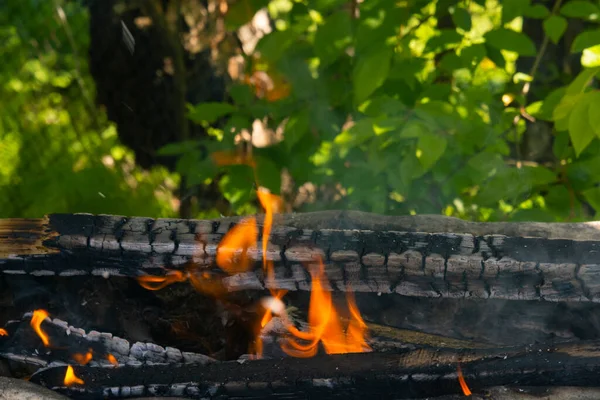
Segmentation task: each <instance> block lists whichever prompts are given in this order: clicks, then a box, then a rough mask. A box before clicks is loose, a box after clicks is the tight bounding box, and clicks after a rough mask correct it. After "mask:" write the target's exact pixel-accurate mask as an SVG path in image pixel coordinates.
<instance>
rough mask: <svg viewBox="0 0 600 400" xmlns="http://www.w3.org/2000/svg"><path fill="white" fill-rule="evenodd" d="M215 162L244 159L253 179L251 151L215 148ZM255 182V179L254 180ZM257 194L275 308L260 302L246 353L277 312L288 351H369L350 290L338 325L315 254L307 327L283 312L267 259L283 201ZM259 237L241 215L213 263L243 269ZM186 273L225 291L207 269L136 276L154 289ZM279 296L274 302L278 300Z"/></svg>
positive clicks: (208, 289)
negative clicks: (257, 320)
mask: <svg viewBox="0 0 600 400" xmlns="http://www.w3.org/2000/svg"><path fill="white" fill-rule="evenodd" d="M211 156H212V158H213V160H214V161H215V163H216V164H217V165H221V166H222V165H233V164H246V165H249V166H251V167H252V169H253V170H254V176H255V180H256V181H258V179H257V173H256V165H255V162H254V160H253V159H252V157H251V156H250V155H246V154H235V153H227V152H216V153H213V154H212V155H211ZM256 183H257V185H258V182H256ZM257 197H258V200H259V202H260V204H261V206H262V207H263V209H264V211H265V217H264V221H263V231H262V266H263V270H264V272H265V276H266V279H265V283H266V286H267V287H268V288H269V291H270V293H271V296H272V300H275V301H272V302H271V303H269V304H270V306H271V307H274V305H275V304H277V306H276V307H277V310H274V309H271V308H270V307H269V305H266V306H265V313H264V314H263V316H262V317H261V320H260V325H259V331H258V333H257V334H256V336H255V341H254V342H253V343H251V344H250V353H251V354H254V356H255V357H256V358H260V357H261V356H262V351H263V343H262V340H261V331H262V329H263V328H265V326H266V325H267V324H268V323H269V321H270V320H271V319H272V317H273V314H274V313H275V314H279V315H280V317H282V320H283V323H284V324H285V326H286V328H287V330H288V332H289V336H287V337H286V338H285V339H284V341H283V343H282V345H281V346H282V349H283V350H284V351H285V352H286V353H287V354H288V355H290V356H294V357H312V356H314V355H315V354H316V353H317V351H318V346H319V343H322V344H323V348H324V349H325V352H327V353H328V354H340V353H354V352H364V351H371V348H370V347H369V345H368V344H367V325H366V324H365V322H364V321H363V319H362V317H361V315H360V312H359V310H358V307H357V306H356V302H355V299H354V295H353V294H352V291H350V290H348V291H347V303H348V312H349V314H350V317H349V322H348V324H347V326H346V327H345V330H344V327H343V326H342V323H341V321H340V318H339V315H338V312H337V310H336V309H335V307H334V305H333V302H332V296H331V293H330V292H329V291H328V290H327V289H326V287H328V286H329V282H328V280H327V277H326V274H325V267H324V265H323V263H322V261H321V260H320V259H319V260H318V263H317V264H315V265H314V266H313V267H315V268H313V269H312V270H311V271H310V273H311V276H312V290H311V299H310V305H309V315H308V319H309V320H308V322H309V331H308V332H303V331H301V330H299V329H298V328H296V327H295V326H294V325H293V324H292V323H291V322H290V321H289V318H287V316H286V312H285V305H284V304H283V302H281V299H282V298H283V297H284V296H285V294H286V293H287V291H286V290H279V289H274V287H275V285H274V284H273V283H274V280H275V273H274V269H273V263H272V261H270V260H268V256H267V251H268V244H269V238H270V235H271V231H272V227H273V219H274V214H275V213H279V212H281V210H282V209H283V201H282V199H281V197H279V196H277V195H274V194H271V193H270V192H269V191H268V190H267V189H265V188H262V187H259V189H258V191H257ZM257 242H258V226H257V222H256V218H254V217H250V218H246V219H244V220H242V221H241V222H240V223H239V224H237V225H236V226H234V227H233V228H232V229H230V230H229V231H228V232H227V234H226V235H225V236H224V237H223V239H222V240H221V243H220V244H219V246H218V248H217V255H216V264H217V265H218V266H219V267H220V268H221V269H222V270H223V271H225V272H227V273H228V274H237V273H241V272H245V271H248V270H249V269H250V268H251V267H252V265H253V262H254V260H253V259H252V258H251V257H250V255H249V254H248V253H249V250H250V249H256V246H257ZM186 279H189V280H190V283H191V284H192V285H193V286H194V287H195V288H196V290H198V291H200V292H203V293H208V294H211V295H214V296H222V295H224V294H226V293H227V289H226V288H225V287H224V286H223V284H222V283H221V281H220V279H219V278H217V279H213V278H212V276H211V274H209V273H208V272H203V273H198V272H193V271H188V272H187V273H186V274H184V273H182V272H179V271H172V272H170V273H169V274H167V276H165V277H156V276H144V277H139V278H138V281H139V283H140V284H141V285H142V286H143V287H145V288H146V289H149V290H159V289H162V288H164V287H165V286H167V285H169V284H171V283H173V282H182V281H184V280H186ZM277 301H279V303H277Z"/></svg>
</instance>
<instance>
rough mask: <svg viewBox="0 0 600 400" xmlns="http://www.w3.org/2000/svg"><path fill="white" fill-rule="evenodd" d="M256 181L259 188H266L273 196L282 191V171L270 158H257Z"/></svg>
mask: <svg viewBox="0 0 600 400" xmlns="http://www.w3.org/2000/svg"><path fill="white" fill-rule="evenodd" d="M256 179H257V181H258V182H257V183H258V185H259V186H264V187H266V188H267V189H269V190H270V191H271V193H273V194H279V192H280V191H281V171H280V170H279V168H278V167H277V165H276V164H275V163H274V162H273V161H272V160H270V159H269V158H266V157H256Z"/></svg>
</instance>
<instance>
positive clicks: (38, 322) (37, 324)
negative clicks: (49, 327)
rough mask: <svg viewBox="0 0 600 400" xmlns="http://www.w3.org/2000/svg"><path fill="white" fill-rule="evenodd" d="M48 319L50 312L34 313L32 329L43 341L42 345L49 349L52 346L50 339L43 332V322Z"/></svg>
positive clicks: (40, 311)
mask: <svg viewBox="0 0 600 400" xmlns="http://www.w3.org/2000/svg"><path fill="white" fill-rule="evenodd" d="M46 318H48V311H46V310H35V311H34V312H33V316H32V317H31V322H30V324H31V327H32V328H33V330H34V331H35V333H37V335H38V336H39V337H40V339H42V343H44V346H46V347H48V346H49V345H50V339H48V335H46V332H44V331H43V330H42V322H44V320H45V319H46Z"/></svg>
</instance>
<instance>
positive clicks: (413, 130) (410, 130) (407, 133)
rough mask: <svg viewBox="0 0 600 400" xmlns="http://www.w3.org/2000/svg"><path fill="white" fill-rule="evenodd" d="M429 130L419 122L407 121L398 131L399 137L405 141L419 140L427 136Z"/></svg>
mask: <svg viewBox="0 0 600 400" xmlns="http://www.w3.org/2000/svg"><path fill="white" fill-rule="evenodd" d="M430 132H431V130H430V129H429V127H428V126H427V125H425V124H424V123H423V122H421V121H414V120H413V121H408V122H407V123H406V125H404V128H402V130H401V131H400V137H401V138H406V139H412V138H420V137H421V136H425V135H429V134H430Z"/></svg>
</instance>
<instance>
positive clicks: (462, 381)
mask: <svg viewBox="0 0 600 400" xmlns="http://www.w3.org/2000/svg"><path fill="white" fill-rule="evenodd" d="M457 372H458V383H460V388H461V389H462V391H463V394H464V395H465V396H470V395H471V390H470V389H469V387H468V386H467V382H465V378H464V377H463V373H462V369H461V368H460V364H459V365H458V367H457Z"/></svg>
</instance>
